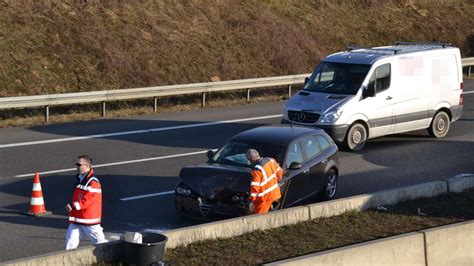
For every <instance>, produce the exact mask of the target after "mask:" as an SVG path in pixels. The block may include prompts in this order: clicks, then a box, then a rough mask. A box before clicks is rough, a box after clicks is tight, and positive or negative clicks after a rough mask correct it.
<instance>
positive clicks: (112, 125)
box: [29, 119, 263, 149]
mask: <svg viewBox="0 0 474 266" xmlns="http://www.w3.org/2000/svg"><path fill="white" fill-rule="evenodd" d="M206 123H212V122H207V121H173V120H131V119H109V120H100V121H87V122H75V123H68V124H67V126H64V124H55V125H46V126H36V127H31V128H29V129H30V130H32V131H37V132H42V133H48V134H54V135H58V136H59V138H67V137H74V136H89V135H96V134H109V133H117V132H127V131H132V132H137V131H138V132H140V131H141V130H143V131H141V132H142V133H139V134H128V135H127V134H125V135H115V136H106V137H101V138H100V139H111V140H120V141H126V142H133V143H140V144H149V145H156V146H165V147H182V148H205V149H210V148H215V147H216V146H218V145H222V144H224V143H225V142H226V141H227V140H228V139H229V138H230V137H231V136H234V135H236V134H237V133H240V132H242V131H244V130H247V129H251V128H254V127H258V126H261V125H263V124H262V123H258V122H256V123H243V122H240V123H225V124H217V125H208V126H198V127H193V125H199V124H206ZM169 127H173V128H176V129H171V130H165V131H160V129H161V128H169ZM183 127H184V128H183ZM146 130H154V131H152V132H145V131H146Z"/></svg>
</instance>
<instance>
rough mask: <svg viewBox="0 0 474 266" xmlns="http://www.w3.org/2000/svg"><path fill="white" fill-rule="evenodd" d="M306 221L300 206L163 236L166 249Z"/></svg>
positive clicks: (304, 207) (306, 211) (306, 212)
mask: <svg viewBox="0 0 474 266" xmlns="http://www.w3.org/2000/svg"><path fill="white" fill-rule="evenodd" d="M307 220H309V212H308V207H306V206H301V207H295V208H289V209H284V210H281V211H275V212H271V213H267V214H264V215H250V216H244V217H239V218H234V219H228V220H224V221H218V222H212V223H207V224H202V225H196V226H190V227H185V228H180V229H175V230H170V231H166V232H164V233H163V234H164V235H166V236H167V237H168V242H167V243H166V248H174V247H178V246H183V245H188V244H190V243H193V242H197V241H203V240H208V239H217V238H227V237H233V236H238V235H242V234H245V233H249V232H253V231H256V230H266V229H271V228H276V227H280V226H284V225H289V224H295V223H298V222H303V221H307Z"/></svg>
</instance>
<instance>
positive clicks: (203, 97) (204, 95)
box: [201, 92, 206, 108]
mask: <svg viewBox="0 0 474 266" xmlns="http://www.w3.org/2000/svg"><path fill="white" fill-rule="evenodd" d="M205 106H206V93H205V92H204V93H203V94H202V105H201V107H202V108H204V107H205Z"/></svg>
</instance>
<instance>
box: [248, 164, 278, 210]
mask: <svg viewBox="0 0 474 266" xmlns="http://www.w3.org/2000/svg"><path fill="white" fill-rule="evenodd" d="M251 174H252V182H251V183H250V200H251V201H253V202H254V203H260V202H265V201H275V200H278V199H280V198H281V193H280V187H279V186H278V181H281V177H282V175H283V170H282V169H281V167H280V165H278V163H277V162H276V161H275V160H274V159H272V158H262V159H260V161H258V163H257V164H256V165H255V166H254V168H253V169H252V172H251Z"/></svg>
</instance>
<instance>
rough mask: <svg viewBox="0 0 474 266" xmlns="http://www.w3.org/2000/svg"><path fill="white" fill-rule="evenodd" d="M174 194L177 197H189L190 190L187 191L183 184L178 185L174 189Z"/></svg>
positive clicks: (187, 188)
mask: <svg viewBox="0 0 474 266" xmlns="http://www.w3.org/2000/svg"><path fill="white" fill-rule="evenodd" d="M175 191H176V194H178V195H183V196H190V195H191V189H189V187H188V186H186V185H185V184H182V183H181V184H179V185H178V186H177V187H176V190H175Z"/></svg>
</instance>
